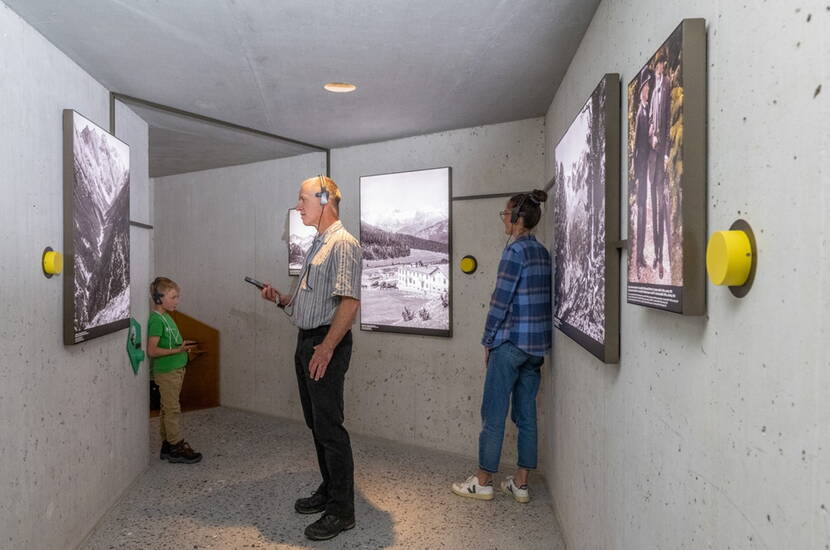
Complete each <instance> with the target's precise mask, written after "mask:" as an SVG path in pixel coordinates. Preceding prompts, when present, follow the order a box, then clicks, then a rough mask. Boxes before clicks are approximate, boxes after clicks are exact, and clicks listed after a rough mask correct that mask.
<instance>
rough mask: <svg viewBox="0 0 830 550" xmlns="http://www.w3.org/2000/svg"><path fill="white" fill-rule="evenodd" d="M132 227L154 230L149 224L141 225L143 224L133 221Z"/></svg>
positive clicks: (131, 222)
mask: <svg viewBox="0 0 830 550" xmlns="http://www.w3.org/2000/svg"><path fill="white" fill-rule="evenodd" d="M130 225H131V226H133V227H140V228H141V229H153V226H152V225H149V224H146V223H141V222H136V221H133V220H130Z"/></svg>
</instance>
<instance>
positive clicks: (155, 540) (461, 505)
mask: <svg viewBox="0 0 830 550" xmlns="http://www.w3.org/2000/svg"><path fill="white" fill-rule="evenodd" d="M150 429H151V433H152V434H153V437H152V438H151V439H152V440H151V442H150V449H149V452H150V454H151V458H150V468H149V469H148V470H147V471H146V472H145V473H144V474H143V475H142V476H141V477H140V478H139V479H138V480H137V481H136V483H135V484H134V485H133V486H132V487H131V488H130V489H129V490H128V491H127V493H126V494H125V495H124V497H123V498H122V499H121V501H120V502H119V503H118V504H117V505H116V506H115V507H114V508H113V509H112V510H110V512H109V513H108V514H107V515H106V516H105V517H104V518H103V519H102V520H101V522H100V523H99V524H98V526H97V527H96V528H95V530H94V531H93V532H92V534H91V535H90V536H89V537H88V538H87V540H86V541H85V542H84V544H83V545H81V548H85V549H95V550H104V549H118V550H128V549H141V550H155V549H159V550H161V549H171V550H182V549H223V550H224V549H245V548H262V549H289V548H322V549H380V548H405V549H433V548H446V549H453V550H455V549H466V548H469V549H476V550H487V549H499V550H501V549H504V550H522V549H545V550H560V549H564V544H563V543H562V539H561V536H560V534H559V530H558V527H557V525H556V521H555V520H554V515H553V511H552V508H551V502H550V498H549V496H548V494H547V490H546V489H545V487H544V485H543V481H542V479H541V478H539V477H531V491H532V496H533V500H532V501H531V502H530V503H529V504H524V505H522V504H518V503H516V502H514V501H513V500H512V499H510V498H508V497H506V496H505V495H501V494H497V495H496V498H495V499H494V500H492V501H489V502H480V501H474V500H469V499H462V498H459V497H456V496H455V495H453V494H452V492H451V491H450V483H451V482H452V481H458V480H461V479H462V478H464V477H466V476H467V475H468V474H469V473H471V468H473V467H474V466H475V464H474V462H473V461H470V460H468V459H464V458H461V457H458V456H453V455H450V454H445V453H439V452H434V451H428V450H424V449H421V448H417V447H412V446H406V445H401V444H396V443H391V442H388V441H381V440H376V439H372V438H366V437H361V436H352V448H353V452H354V459H355V485H356V494H355V509H356V510H355V513H356V519H357V526H356V527H355V528H354V529H352V530H351V531H347V532H345V533H341V534H340V535H339V536H337V537H336V538H334V539H332V540H330V541H325V542H313V541H310V540H308V539H306V538H305V536H304V535H303V529H304V528H305V526H306V525H308V524H309V523H311V522H312V521H314V520H316V519H317V516H302V515H300V514H297V513H295V512H294V509H293V504H294V500H295V499H296V498H298V497H300V496H307V495H309V494H310V493H311V492H312V491H313V490H314V489H316V487H317V485H318V483H319V473H318V472H317V464H316V455H315V453H314V448H313V444H312V442H311V435H310V433H309V432H308V430H307V428H306V427H305V425H304V424H301V423H299V422H294V421H286V420H282V419H276V418H272V417H267V416H261V415H257V414H252V413H248V412H244V411H239V410H235V409H227V408H221V407H220V408H216V409H207V410H202V411H195V412H191V413H186V414H185V416H184V429H185V434H186V438H187V440H188V441H189V442H190V443H191V445H193V447H194V448H195V449H196V450H198V451H200V452H202V453H203V454H204V459H203V460H202V462H201V463H199V464H195V465H185V464H169V463H167V462H162V461H160V460H159V459H158V449H159V445H160V443H159V437H158V435H157V433H158V419H152V420H151V424H150Z"/></svg>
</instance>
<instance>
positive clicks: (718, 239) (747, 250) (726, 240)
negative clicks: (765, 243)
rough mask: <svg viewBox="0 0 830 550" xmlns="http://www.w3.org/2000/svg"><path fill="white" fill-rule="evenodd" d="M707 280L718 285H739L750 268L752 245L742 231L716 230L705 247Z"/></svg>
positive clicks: (744, 280)
mask: <svg viewBox="0 0 830 550" xmlns="http://www.w3.org/2000/svg"><path fill="white" fill-rule="evenodd" d="M706 269H707V271H708V272H709V280H711V281H712V283H713V284H716V285H719V286H723V285H725V286H741V285H742V284H744V283H745V282H746V280H747V278H749V272H750V270H751V269H752V245H751V244H750V242H749V236H748V235H747V234H746V233H744V232H743V231H716V232H715V233H713V234H712V237H711V238H710V239H709V246H708V247H707V249H706Z"/></svg>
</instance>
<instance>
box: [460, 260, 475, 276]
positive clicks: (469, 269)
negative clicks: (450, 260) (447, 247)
mask: <svg viewBox="0 0 830 550" xmlns="http://www.w3.org/2000/svg"><path fill="white" fill-rule="evenodd" d="M460 267H461V271H463V272H464V273H466V274H468V275H469V274H470V273H473V272H475V270H476V269H477V268H478V262H477V261H476V259H475V258H474V257H473V256H464V257H463V258H461V264H460Z"/></svg>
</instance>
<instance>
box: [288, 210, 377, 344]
mask: <svg viewBox="0 0 830 550" xmlns="http://www.w3.org/2000/svg"><path fill="white" fill-rule="evenodd" d="M362 256H363V251H362V250H361V248H360V243H359V242H358V241H357V239H355V238H354V237H353V236H352V235H351V234H350V233H349V232H348V231H346V228H344V227H343V224H342V223H341V222H340V220H338V221H336V222H334V223H333V224H331V225H330V226H329V227H328V228H327V229H326V230H325V231H324V232H323V233H322V234H317V236H316V237H314V242H313V243H311V248H310V249H309V251H308V254H306V258H305V262H304V263H303V270H302V272H301V274H300V280H299V283H298V284H299V288H297V290H296V297H295V298H294V301H293V304H292V305H293V312H292V318H293V321H294V324H295V325H296V326H297V327H298V328H301V329H312V328H317V327H319V326H322V325H329V324H331V321H332V319H333V318H334V312H335V310H336V309H337V306H338V305H340V297H341V296H347V297H350V298H355V299H357V300H359V299H360V275H361V270H362V264H361V260H362Z"/></svg>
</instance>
